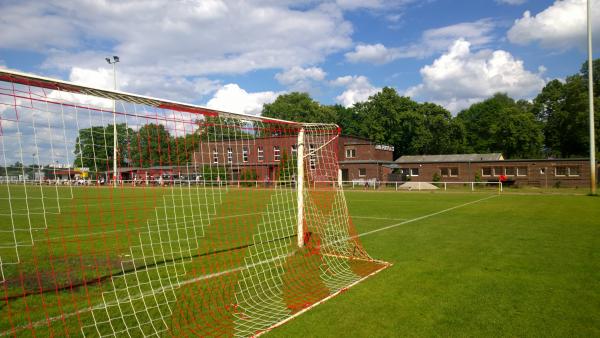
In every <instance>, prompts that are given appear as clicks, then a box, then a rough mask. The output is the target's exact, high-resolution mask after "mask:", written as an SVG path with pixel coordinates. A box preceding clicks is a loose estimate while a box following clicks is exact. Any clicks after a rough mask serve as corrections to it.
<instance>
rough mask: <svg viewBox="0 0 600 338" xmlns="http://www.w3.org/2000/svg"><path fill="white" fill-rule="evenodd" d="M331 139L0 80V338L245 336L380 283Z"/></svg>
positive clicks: (316, 130)
mask: <svg viewBox="0 0 600 338" xmlns="http://www.w3.org/2000/svg"><path fill="white" fill-rule="evenodd" d="M338 135H339V128H338V127H337V126H336V125H332V124H302V123H295V122H289V121H281V120H274V119H267V118H261V117H257V116H246V115H237V114H231V113H226V112H221V111H216V110H210V109H206V108H203V107H198V106H194V105H188V104H182V103H177V102H172V101H166V100H160V99H155V98H150V97H143V96H139V95H132V94H127V93H122V92H115V91H108V90H101V89H96V88H90V87H84V86H80V85H76V84H73V83H68V82H63V81H58V80H53V79H47V78H42V77H38V76H33V75H28V74H22V73H17V72H12V71H8V70H0V181H1V182H0V288H1V289H2V291H1V293H0V301H1V303H2V305H1V306H0V334H2V335H7V334H9V335H20V334H32V335H59V336H62V335H81V334H83V335H86V336H117V335H118V336H121V335H129V336H150V335H164V334H170V335H180V334H183V335H200V336H220V335H223V336H233V335H235V336H253V335H257V334H260V333H262V332H265V331H266V330H269V329H271V328H273V327H274V326H277V325H279V324H281V323H283V322H285V321H287V320H289V319H290V318H292V317H293V316H295V315H297V314H299V313H301V312H303V311H305V310H306V309H308V308H310V307H311V306H313V305H315V304H318V303H320V302H321V301H323V300H326V299H328V298H330V297H332V296H334V295H336V294H338V293H339V292H341V291H343V290H345V289H346V288H348V287H349V286H352V285H354V284H355V283H357V282H359V281H361V280H362V279H364V278H366V277H368V276H370V275H372V274H374V273H376V272H378V271H380V270H382V269H383V268H385V267H387V266H388V264H387V263H385V262H381V261H377V260H374V259H373V258H371V257H370V256H369V255H368V254H367V253H366V251H365V250H364V249H363V247H362V246H361V244H360V242H359V241H358V239H357V236H356V233H355V231H354V229H353V226H352V223H351V220H350V218H349V215H348V210H347V207H346V202H345V199H344V195H343V193H342V190H341V183H340V181H339V175H338V171H339V169H338V163H337V156H338V146H337V138H338Z"/></svg>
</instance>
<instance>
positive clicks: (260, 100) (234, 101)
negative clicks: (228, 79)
mask: <svg viewBox="0 0 600 338" xmlns="http://www.w3.org/2000/svg"><path fill="white" fill-rule="evenodd" d="M279 94H281V93H276V92H272V91H266V92H257V93H248V92H247V91H245V90H244V89H242V88H240V86H238V85H237V84H234V83H230V84H226V85H225V86H223V87H222V88H220V89H219V90H218V91H217V92H216V93H215V95H214V96H213V97H212V99H210V100H209V101H208V103H207V104H206V106H207V107H208V108H213V109H218V110H223V111H227V112H232V113H238V114H250V115H259V114H260V112H261V111H262V107H263V105H264V104H265V103H271V102H273V101H275V99H276V98H277V96H279Z"/></svg>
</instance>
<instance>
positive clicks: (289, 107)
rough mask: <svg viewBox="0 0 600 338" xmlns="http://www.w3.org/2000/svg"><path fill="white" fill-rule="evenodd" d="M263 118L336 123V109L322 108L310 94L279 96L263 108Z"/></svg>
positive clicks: (294, 93)
mask: <svg viewBox="0 0 600 338" xmlns="http://www.w3.org/2000/svg"><path fill="white" fill-rule="evenodd" d="M262 116H265V117H273V118H277V119H282V120H289V121H296V122H313V123H335V122H336V115H335V109H332V108H331V107H328V106H321V105H320V104H319V103H318V102H317V101H315V100H313V99H312V98H311V97H310V95H308V93H299V92H293V93H289V94H284V95H279V96H278V97H277V99H276V100H275V101H274V102H273V103H267V104H265V105H264V106H263V110H262Z"/></svg>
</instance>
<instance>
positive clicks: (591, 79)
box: [587, 0, 596, 195]
mask: <svg viewBox="0 0 600 338" xmlns="http://www.w3.org/2000/svg"><path fill="white" fill-rule="evenodd" d="M587 29H588V32H587V33H588V100H589V102H590V193H591V194H592V195H595V194H596V136H595V123H594V67H593V59H592V1H591V0H588V1H587Z"/></svg>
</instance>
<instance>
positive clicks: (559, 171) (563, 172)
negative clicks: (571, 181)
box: [554, 167, 568, 176]
mask: <svg viewBox="0 0 600 338" xmlns="http://www.w3.org/2000/svg"><path fill="white" fill-rule="evenodd" d="M567 173H568V168H567V167H556V169H555V171H554V175H555V176H567Z"/></svg>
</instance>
